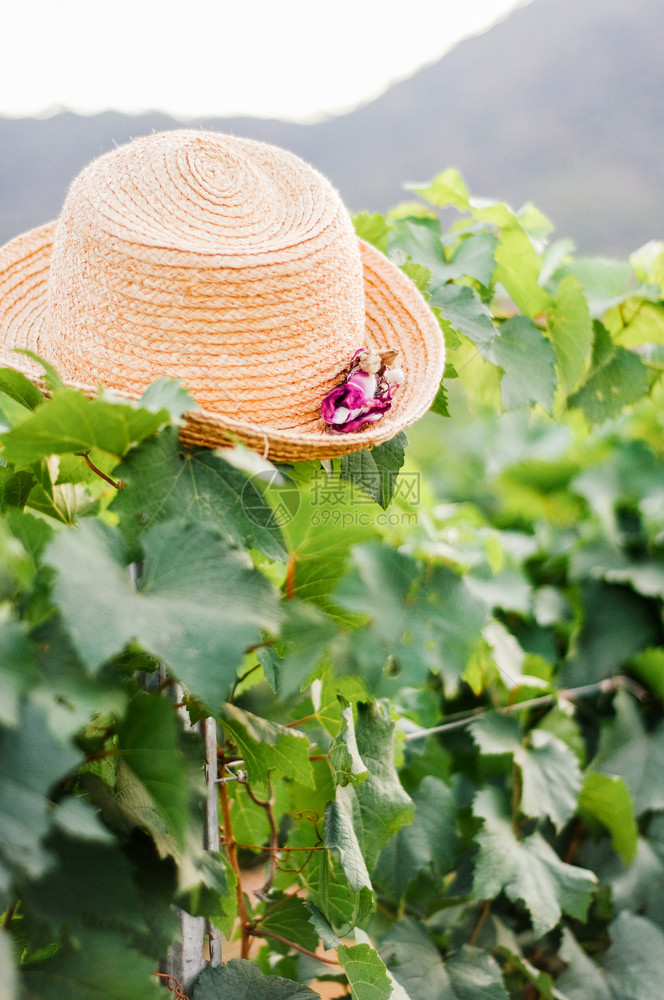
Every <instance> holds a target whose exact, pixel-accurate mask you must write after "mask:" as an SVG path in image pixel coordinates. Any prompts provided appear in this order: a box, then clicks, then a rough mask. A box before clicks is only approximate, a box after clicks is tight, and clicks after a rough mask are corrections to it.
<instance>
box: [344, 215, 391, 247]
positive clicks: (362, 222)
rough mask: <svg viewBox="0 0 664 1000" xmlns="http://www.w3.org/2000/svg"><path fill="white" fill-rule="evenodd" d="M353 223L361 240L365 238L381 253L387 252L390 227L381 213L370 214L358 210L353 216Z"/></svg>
mask: <svg viewBox="0 0 664 1000" xmlns="http://www.w3.org/2000/svg"><path fill="white" fill-rule="evenodd" d="M353 225H354V227H355V232H356V234H357V235H358V236H359V237H360V239H361V240H366V242H367V243H371V244H372V246H375V247H378V249H379V250H382V252H383V253H387V243H388V237H389V234H390V231H391V229H392V227H391V226H390V224H389V223H388V222H387V220H386V219H385V217H384V216H383V215H380V214H379V213H378V212H374V213H373V214H372V215H370V214H369V212H358V213H357V215H354V216H353Z"/></svg>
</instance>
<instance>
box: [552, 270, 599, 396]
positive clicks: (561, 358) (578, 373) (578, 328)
mask: <svg viewBox="0 0 664 1000" xmlns="http://www.w3.org/2000/svg"><path fill="white" fill-rule="evenodd" d="M547 323H548V332H549V337H550V339H551V343H552V344H553V349H554V351H555V353H556V363H557V365H558V373H559V376H560V384H561V386H562V389H563V392H564V393H565V395H566V396H569V395H571V393H573V392H575V390H576V389H578V388H579V386H580V385H581V383H582V382H583V379H584V376H585V374H586V372H587V370H588V367H589V364H590V350H591V347H592V343H593V327H592V321H591V318H590V311H589V309H588V303H587V301H586V297H585V295H584V294H583V291H582V289H581V286H580V285H579V283H578V281H577V279H576V278H575V277H574V276H573V275H569V276H568V277H566V278H563V280H562V281H561V282H560V285H559V286H558V290H557V291H556V294H555V295H554V297H553V301H552V303H551V306H550V308H549V309H548V311H547Z"/></svg>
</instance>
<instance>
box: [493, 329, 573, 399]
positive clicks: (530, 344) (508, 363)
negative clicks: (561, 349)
mask: <svg viewBox="0 0 664 1000" xmlns="http://www.w3.org/2000/svg"><path fill="white" fill-rule="evenodd" d="M486 358H487V360H488V361H491V362H492V363H493V364H495V365H497V366H498V367H499V368H502V370H503V372H504V374H503V377H502V380H501V383H500V397H501V401H502V404H503V409H505V410H514V409H517V408H518V407H519V406H534V405H535V403H539V404H540V406H542V407H543V408H544V409H545V410H547V411H549V412H550V411H551V408H552V407H553V396H554V392H555V388H556V373H555V361H556V359H555V355H554V352H553V349H552V347H551V344H550V343H549V341H548V340H546V339H545V337H544V336H543V335H542V333H541V331H540V330H539V329H538V328H537V327H536V326H535V324H534V323H533V322H532V320H530V319H528V317H526V316H514V317H513V318H512V319H509V320H508V321H507V322H506V323H505V324H503V326H502V328H501V331H500V336H499V337H496V338H495V339H494V340H493V341H492V342H491V346H490V349H489V350H488V351H487V352H486Z"/></svg>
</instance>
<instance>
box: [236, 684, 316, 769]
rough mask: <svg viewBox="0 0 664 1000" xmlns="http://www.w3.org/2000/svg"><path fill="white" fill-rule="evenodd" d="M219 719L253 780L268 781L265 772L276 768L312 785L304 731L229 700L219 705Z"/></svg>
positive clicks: (307, 744) (306, 738)
mask: <svg viewBox="0 0 664 1000" xmlns="http://www.w3.org/2000/svg"><path fill="white" fill-rule="evenodd" d="M219 721H220V722H221V723H222V724H223V726H224V728H225V729H226V731H227V732H228V734H229V735H230V737H231V739H232V740H233V742H234V743H237V745H238V748H239V749H240V752H241V753H242V755H243V757H244V762H245V764H246V765H247V770H248V773H249V780H250V781H251V783H252V784H259V785H262V786H265V785H267V781H268V773H269V771H270V769H271V768H275V769H276V770H277V771H279V772H280V773H281V774H284V775H286V776H287V777H289V778H293V779H294V780H295V781H299V782H301V783H302V784H304V785H308V786H309V787H310V788H313V786H314V780H313V772H312V770H311V764H310V763H309V739H308V737H306V736H305V735H304V734H303V733H299V732H298V731H297V730H295V729H288V728H287V727H286V726H281V725H279V724H278V723H277V722H271V721H270V720H269V719H263V718H261V716H259V715H253V714H252V713H251V712H246V711H244V710H243V709H241V708H237V707H236V706H235V705H231V704H225V705H224V706H223V707H222V709H221V712H220V715H219Z"/></svg>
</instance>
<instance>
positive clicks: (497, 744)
mask: <svg viewBox="0 0 664 1000" xmlns="http://www.w3.org/2000/svg"><path fill="white" fill-rule="evenodd" d="M469 729H470V732H471V735H472V737H473V740H474V741H475V743H476V744H477V745H478V746H479V747H480V749H481V750H482V753H484V754H509V755H510V756H511V757H513V759H514V762H515V763H516V764H518V766H519V767H520V769H521V778H522V791H521V802H520V805H521V809H522V810H523V812H524V813H525V814H526V815H527V816H548V817H549V819H550V820H551V822H552V823H553V825H554V826H555V828H556V829H557V830H561V829H562V827H563V826H564V825H565V823H567V821H568V820H569V819H571V817H572V816H573V814H574V812H575V810H576V805H577V798H578V795H579V791H580V789H581V781H582V779H581V770H580V768H579V762H578V760H577V758H576V756H575V754H574V753H572V751H571V750H570V749H569V747H567V746H566V745H565V744H564V743H562V742H561V741H560V740H559V739H557V738H556V737H555V736H553V735H552V734H551V733H548V732H546V731H545V730H543V729H534V730H533V731H532V732H531V733H530V735H529V745H524V742H523V740H522V738H521V734H520V729H519V723H518V720H517V719H516V718H514V717H513V716H507V715H499V714H498V713H495V712H494V713H489V714H487V715H485V716H484V717H482V718H479V719H475V720H474V721H473V722H471V724H470V726H469Z"/></svg>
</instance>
